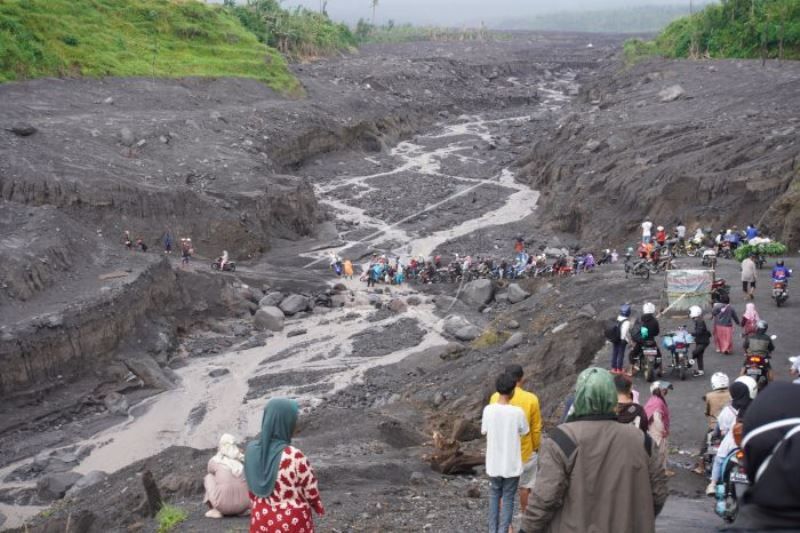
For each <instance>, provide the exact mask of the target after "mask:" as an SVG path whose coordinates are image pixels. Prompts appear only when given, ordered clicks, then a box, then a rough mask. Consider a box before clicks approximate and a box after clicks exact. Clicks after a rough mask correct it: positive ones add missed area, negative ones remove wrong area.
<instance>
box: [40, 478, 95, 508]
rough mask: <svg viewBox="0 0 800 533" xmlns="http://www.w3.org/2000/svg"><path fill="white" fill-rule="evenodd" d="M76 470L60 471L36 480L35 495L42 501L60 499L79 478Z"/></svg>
mask: <svg viewBox="0 0 800 533" xmlns="http://www.w3.org/2000/svg"><path fill="white" fill-rule="evenodd" d="M81 477H83V476H81V475H80V474H78V473H77V472H61V473H58V474H50V475H47V476H44V477H43V478H41V479H40V480H39V481H37V482H36V495H37V496H38V497H39V499H40V500H41V501H43V502H52V501H55V500H60V499H61V498H63V497H64V495H65V494H66V493H67V491H68V490H69V489H70V488H71V487H72V486H73V485H75V483H77V482H78V481H79V480H80V479H81Z"/></svg>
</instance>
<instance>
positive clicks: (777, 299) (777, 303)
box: [775, 296, 783, 307]
mask: <svg viewBox="0 0 800 533" xmlns="http://www.w3.org/2000/svg"><path fill="white" fill-rule="evenodd" d="M775 305H777V306H778V307H780V306H781V305H783V299H782V298H781V297H780V296H779V297H777V298H775Z"/></svg>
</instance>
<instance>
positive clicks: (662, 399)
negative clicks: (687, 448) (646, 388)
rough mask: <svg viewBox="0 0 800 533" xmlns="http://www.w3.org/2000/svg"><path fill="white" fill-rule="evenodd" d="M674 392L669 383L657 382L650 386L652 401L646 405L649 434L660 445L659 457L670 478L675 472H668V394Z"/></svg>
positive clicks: (648, 401)
mask: <svg viewBox="0 0 800 533" xmlns="http://www.w3.org/2000/svg"><path fill="white" fill-rule="evenodd" d="M670 390H672V384H671V383H670V382H669V381H663V380H657V381H654V382H653V383H652V384H651V385H650V399H648V400H647V403H646V404H644V412H645V414H646V415H647V433H648V434H649V435H650V438H652V439H653V441H654V442H655V443H656V444H657V445H658V456H659V462H660V464H661V467H662V468H663V469H664V471H665V472H666V474H667V475H668V476H672V475H674V472H670V471H669V470H667V457H668V456H669V444H668V442H667V440H668V439H669V406H668V405H667V394H668V393H669V391H670Z"/></svg>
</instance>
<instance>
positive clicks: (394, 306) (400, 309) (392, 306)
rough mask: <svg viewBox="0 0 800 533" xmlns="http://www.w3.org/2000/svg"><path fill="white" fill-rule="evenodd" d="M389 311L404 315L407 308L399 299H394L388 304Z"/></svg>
mask: <svg viewBox="0 0 800 533" xmlns="http://www.w3.org/2000/svg"><path fill="white" fill-rule="evenodd" d="M388 307H389V310H390V311H392V312H393V313H405V312H406V310H408V306H407V305H406V303H405V302H404V301H403V300H401V299H400V298H395V299H394V300H392V301H391V302H389V305H388Z"/></svg>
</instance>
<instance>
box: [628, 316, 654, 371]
mask: <svg viewBox="0 0 800 533" xmlns="http://www.w3.org/2000/svg"><path fill="white" fill-rule="evenodd" d="M659 333H661V328H660V326H659V324H658V319H657V318H656V306H655V305H653V304H652V303H651V302H647V303H645V304H644V305H643V306H642V318H640V319H639V320H637V321H636V323H635V324H634V325H633V326H632V327H631V339H632V340H633V341H634V343H635V344H634V346H633V348H632V349H631V351H630V354H629V358H630V364H631V369H630V372H629V373H628V374H629V375H633V374H635V373H636V369H635V368H634V365H635V364H636V363H635V362H636V361H637V360H640V359H641V357H642V350H643V349H644V347H645V345H647V346H653V347H655V348H656V349H658V343H657V342H656V337H657V336H658V334H659Z"/></svg>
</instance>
